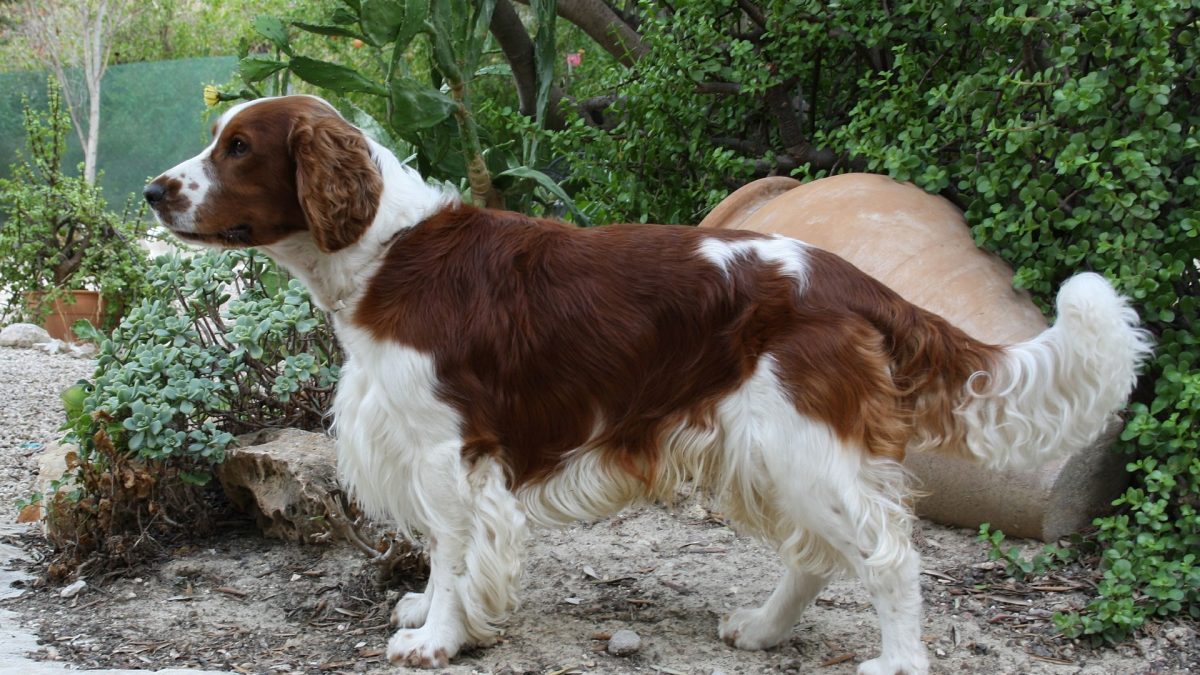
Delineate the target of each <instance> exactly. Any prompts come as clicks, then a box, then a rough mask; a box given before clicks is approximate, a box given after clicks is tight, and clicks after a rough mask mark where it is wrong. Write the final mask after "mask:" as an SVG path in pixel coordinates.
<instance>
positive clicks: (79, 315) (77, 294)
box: [29, 290, 104, 342]
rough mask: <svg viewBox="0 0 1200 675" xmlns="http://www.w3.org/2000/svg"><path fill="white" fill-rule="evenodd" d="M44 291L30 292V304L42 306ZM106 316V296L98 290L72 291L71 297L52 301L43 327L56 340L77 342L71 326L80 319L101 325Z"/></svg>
mask: <svg viewBox="0 0 1200 675" xmlns="http://www.w3.org/2000/svg"><path fill="white" fill-rule="evenodd" d="M42 298H43V294H42V293H30V294H29V306H30V307H41V306H42V304H43V302H44V301H43V299H42ZM103 316H104V298H102V297H100V293H99V292H98V291H82V290H80V291H70V297H69V298H64V299H55V300H52V301H50V307H49V314H47V315H46V320H45V321H44V322H43V324H42V327H43V328H45V329H46V332H47V333H49V334H50V337H52V338H54V339H56V340H64V341H66V342H75V341H76V336H75V333H73V332H71V326H73V325H74V324H75V322H76V321H79V320H80V319H84V320H86V321H87V322H88V323H90V324H92V325H93V326H99V325H100V321H101V319H102V318H103Z"/></svg>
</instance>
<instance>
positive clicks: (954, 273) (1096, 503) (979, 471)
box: [700, 173, 1128, 541]
mask: <svg viewBox="0 0 1200 675" xmlns="http://www.w3.org/2000/svg"><path fill="white" fill-rule="evenodd" d="M700 226H701V227H716V228H737V229H746V230H753V231H755V232H763V233H768V234H783V235H786V236H789V237H793V238H796V239H800V240H803V241H806V242H808V243H810V244H813V245H815V246H819V247H821V248H824V249H826V250H828V251H832V252H834V253H836V254H838V255H840V256H842V257H843V258H845V259H846V260H848V261H850V262H851V263H853V264H854V265H856V266H857V267H858V268H859V269H861V270H863V271H864V272H866V273H867V274H870V275H872V276H874V277H875V278H876V279H879V280H880V281H883V282H884V283H885V284H887V285H888V286H890V287H891V288H892V289H893V290H895V291H896V292H898V293H899V294H900V295H902V296H904V297H905V298H906V299H908V300H909V301H910V302H913V303H915V304H917V305H919V306H921V307H924V308H925V309H928V310H931V311H933V312H936V313H938V314H941V315H942V316H943V317H945V318H946V319H949V320H950V321H951V322H952V323H954V324H955V325H957V326H958V327H959V328H961V329H963V330H965V331H966V332H967V333H968V334H970V335H972V336H974V337H975V338H977V339H979V340H983V341H984V342H991V343H993V344H1011V343H1013V342H1019V341H1021V340H1025V339H1028V338H1030V337H1032V336H1034V335H1037V334H1038V333H1040V332H1041V331H1042V330H1044V329H1045V327H1046V321H1045V319H1044V318H1043V317H1042V314H1041V312H1039V311H1038V309H1037V307H1036V306H1034V304H1033V302H1032V301H1031V300H1030V299H1029V296H1028V294H1026V293H1023V292H1018V291H1015V290H1013V288H1012V270H1011V269H1010V268H1009V267H1008V266H1007V265H1006V264H1004V263H1003V262H1001V261H1000V259H999V258H997V257H995V256H993V255H991V254H989V253H986V252H984V251H981V250H979V249H978V248H976V247H975V242H974V241H973V240H972V238H971V230H970V228H968V227H967V223H966V221H965V220H964V219H963V214H962V212H960V211H959V210H958V209H957V208H955V207H954V205H952V204H951V203H950V202H948V201H946V200H945V199H942V198H941V197H938V196H936V195H931V194H928V193H926V192H925V191H923V190H921V189H920V188H917V187H915V186H913V185H911V184H908V183H898V182H896V181H894V180H892V179H890V178H886V177H884V176H876V175H870V174H861V173H860V174H843V175H839V176H831V177H829V178H822V179H821V180H816V181H812V182H811V183H805V184H801V183H800V182H799V181H796V180H793V179H791V178H783V177H776V178H765V179H762V180H758V181H755V182H753V183H750V184H748V185H746V186H744V187H742V188H741V189H739V190H738V191H736V192H734V193H733V194H732V195H730V196H729V197H727V198H726V199H725V201H723V202H721V203H720V204H719V205H717V207H716V208H714V209H713V211H712V213H710V214H709V216H708V217H707V218H705V219H704V222H702V223H701V224H700ZM1110 442H1111V439H1101V440H1100V441H1098V442H1097V443H1096V444H1095V445H1094V446H1093V447H1091V448H1087V449H1085V450H1082V451H1080V452H1077V453H1075V454H1074V455H1071V456H1069V457H1064V458H1061V459H1058V460H1055V461H1053V462H1051V463H1049V464H1046V465H1044V466H1042V467H1040V468H1038V469H1029V470H1023V471H1018V470H1013V471H993V470H989V469H985V468H984V467H982V466H980V465H978V464H975V463H974V462H972V461H970V460H969V459H966V458H964V457H959V456H951V455H947V454H944V453H939V452H923V453H910V454H909V456H908V459H907V460H906V465H907V467H908V469H909V471H911V472H912V473H913V474H914V475H915V476H916V477H917V479H918V483H919V490H920V491H921V492H922V493H924V494H923V496H922V497H921V498H920V499H919V500H918V501H917V505H916V506H917V513H918V514H920V515H921V516H922V517H926V518H929V519H931V520H936V521H938V522H942V523H948V524H951V525H962V526H966V527H971V528H976V527H978V526H979V523H981V522H990V523H991V524H992V526H993V527H994V528H998V529H1003V530H1004V532H1005V533H1007V534H1008V535H1010V536H1013V535H1015V536H1020V537H1034V538H1038V539H1042V540H1043V541H1053V540H1055V539H1057V538H1058V537H1060V536H1063V535H1066V534H1070V533H1071V532H1075V531H1077V530H1079V529H1080V528H1082V527H1086V526H1087V525H1088V524H1089V523H1090V522H1091V521H1092V518H1093V517H1095V516H1096V515H1098V514H1100V513H1105V512H1107V511H1110V510H1111V506H1110V505H1111V503H1112V501H1113V499H1115V498H1116V497H1117V495H1119V494H1120V493H1121V492H1122V490H1124V486H1125V484H1126V482H1127V480H1128V474H1127V473H1126V472H1125V462H1124V460H1123V459H1122V458H1121V457H1120V456H1119V455H1118V454H1117V453H1114V452H1109V451H1108V449H1107V446H1108V445H1109V443H1110Z"/></svg>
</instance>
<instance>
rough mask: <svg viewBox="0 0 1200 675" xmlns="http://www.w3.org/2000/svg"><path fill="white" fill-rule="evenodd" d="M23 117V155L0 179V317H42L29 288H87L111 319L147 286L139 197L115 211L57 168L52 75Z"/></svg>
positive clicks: (48, 293)
mask: <svg viewBox="0 0 1200 675" xmlns="http://www.w3.org/2000/svg"><path fill="white" fill-rule="evenodd" d="M23 120H24V129H25V135H26V143H27V152H28V154H27V155H26V156H25V157H24V158H22V160H21V161H19V162H17V163H16V164H14V165H13V167H12V177H11V178H9V179H0V212H2V213H3V218H2V219H0V259H3V261H4V264H3V265H0V290H2V291H4V293H3V294H0V296H2V297H4V298H5V299H4V305H3V307H0V318H4V319H15V318H22V317H24V318H29V319H33V320H39V321H40V320H41V319H42V318H44V316H43V314H42V312H45V311H47V310H46V309H45V308H46V304H45V303H42V302H34V301H31V296H30V294H31V293H34V292H38V293H43V294H45V297H46V299H47V300H55V299H59V298H62V297H65V296H66V295H68V294H69V292H70V291H72V290H79V289H90V290H97V291H99V292H100V294H101V295H102V296H103V297H104V299H105V301H106V304H107V307H108V309H109V316H108V318H109V322H110V323H111V322H112V321H113V320H114V319H115V318H116V317H118V316H119V315H120V311H121V309H122V308H123V307H125V306H126V305H128V304H130V303H136V302H137V301H138V299H139V298H140V297H142V296H143V295H144V294H145V293H146V292H147V290H148V287H147V283H146V278H145V269H146V254H145V252H144V251H143V249H142V248H141V245H140V240H141V239H142V237H144V236H145V234H146V228H147V225H146V222H145V220H144V219H143V218H142V215H143V212H142V211H141V210H140V208H141V205H140V202H136V204H138V206H137V207H136V208H135V206H134V204H135V202H133V201H131V200H127V201H126V204H125V208H124V210H123V211H122V212H120V213H114V212H112V211H109V210H108V203H107V202H106V201H105V199H104V195H103V192H102V190H101V189H100V188H99V187H98V186H96V185H92V184H89V183H88V182H87V181H85V180H84V179H83V178H82V177H80V176H78V175H69V174H66V173H64V172H63V166H62V163H63V156H64V154H65V152H66V144H67V135H68V133H69V132H70V128H71V122H70V118H69V117H68V115H67V113H66V111H65V110H64V109H63V107H62V98H61V96H60V94H59V89H58V86H57V85H56V83H55V82H54V80H53V79H51V80H50V81H49V82H48V84H47V107H46V110H45V111H39V110H36V109H34V108H32V107H31V106H30V105H29V102H28V101H25V102H24V118H23Z"/></svg>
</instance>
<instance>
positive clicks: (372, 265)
mask: <svg viewBox="0 0 1200 675" xmlns="http://www.w3.org/2000/svg"><path fill="white" fill-rule="evenodd" d="M367 142H368V144H369V145H370V147H371V159H372V160H374V162H375V165H376V166H377V167H379V172H380V174H381V175H382V178H383V194H382V195H381V196H380V199H379V210H378V211H377V212H376V214H375V219H374V220H373V221H372V222H371V226H370V227H368V228H367V230H366V232H364V233H363V235H362V237H360V238H359V240H358V241H356V242H355V243H353V244H351V245H349V246H347V247H345V248H343V249H341V250H339V251H336V252H334V253H326V252H324V251H322V250H321V249H320V248H318V247H317V244H316V242H315V241H314V240H313V238H312V235H310V234H309V233H308V231H307V230H306V231H303V232H300V233H297V234H295V235H293V236H291V237H288V238H287V239H284V240H282V241H279V242H277V243H275V244H272V245H270V246H264V247H262V250H263V251H264V252H265V253H266V254H267V255H269V256H271V258H272V259H274V260H275V261H276V262H277V263H279V264H280V265H282V266H283V267H284V268H286V269H287V270H288V271H289V272H291V273H292V275H293V276H295V277H297V278H298V279H300V280H301V281H302V282H303V283H304V285H305V286H307V287H308V290H309V291H310V292H311V294H312V298H313V302H314V303H316V305H317V306H318V307H320V308H321V309H323V310H325V311H327V312H331V313H333V314H335V316H336V315H337V314H338V313H340V312H342V311H344V310H346V309H349V308H352V307H353V306H354V305H355V304H356V303H357V301H358V298H359V296H360V295H361V294H362V292H363V291H364V287H365V284H366V282H367V281H368V280H369V279H370V278H371V277H372V276H373V275H374V274H375V271H376V270H377V269H378V268H379V265H380V264H381V263H382V261H383V257H384V255H385V254H386V253H387V250H388V246H389V245H390V244H391V242H392V241H393V240H394V239H395V237H396V236H397V235H398V234H400V233H402V232H403V231H404V230H407V229H408V228H411V227H413V226H414V225H416V224H418V223H420V222H421V221H423V220H425V219H426V218H428V217H429V216H431V215H433V214H434V213H436V212H438V211H440V210H442V209H444V208H446V207H448V206H452V205H454V204H456V203H457V202H458V201H459V196H458V193H457V192H455V191H454V190H453V189H452V188H450V187H449V186H442V185H430V184H428V183H426V182H425V180H424V179H423V178H422V177H421V176H420V174H418V173H417V172H416V171H415V170H413V169H411V168H409V167H407V166H404V165H403V164H401V163H400V161H399V160H398V159H396V156H395V155H394V154H392V152H391V151H390V150H388V149H387V148H385V147H383V146H382V145H379V144H378V143H376V142H375V141H373V140H370V139H368V140H367Z"/></svg>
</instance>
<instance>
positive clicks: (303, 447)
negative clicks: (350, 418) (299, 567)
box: [217, 429, 342, 543]
mask: <svg viewBox="0 0 1200 675" xmlns="http://www.w3.org/2000/svg"><path fill="white" fill-rule="evenodd" d="M238 440H239V442H240V443H241V446H242V447H235V448H231V449H230V450H228V451H227V452H226V458H225V461H224V462H223V463H222V464H221V465H220V467H219V468H218V469H217V478H218V479H219V480H220V481H221V486H222V487H223V488H224V489H225V493H226V494H227V495H228V496H229V499H230V500H231V501H232V502H233V503H234V505H236V506H237V507H238V508H240V509H242V510H244V511H246V512H247V513H250V514H252V515H253V516H254V518H255V519H256V520H257V521H258V525H259V527H260V528H261V529H262V531H263V533H264V534H266V535H267V536H270V537H275V538H278V539H283V540H286V541H294V542H301V543H312V542H315V541H320V540H324V539H325V538H326V537H327V536H328V532H329V530H328V528H327V526H326V524H325V523H326V516H327V515H328V514H327V510H326V502H327V500H330V499H339V498H340V495H341V494H342V489H341V487H340V486H339V485H338V482H337V470H336V466H337V452H336V450H335V448H334V440H333V439H332V438H330V437H328V436H326V435H324V434H315V433H310V432H307V431H299V430H297V429H281V430H271V431H266V432H260V433H258V434H251V435H249V436H244V437H242V438H240V439H238Z"/></svg>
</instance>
